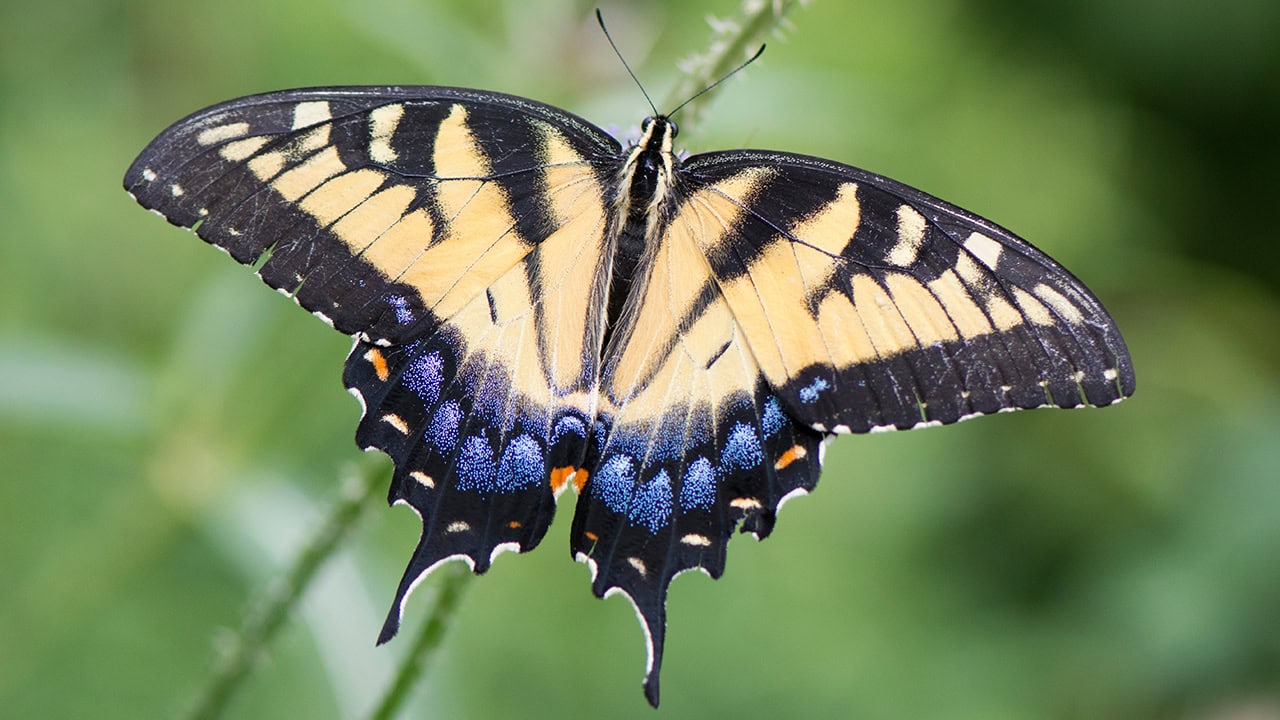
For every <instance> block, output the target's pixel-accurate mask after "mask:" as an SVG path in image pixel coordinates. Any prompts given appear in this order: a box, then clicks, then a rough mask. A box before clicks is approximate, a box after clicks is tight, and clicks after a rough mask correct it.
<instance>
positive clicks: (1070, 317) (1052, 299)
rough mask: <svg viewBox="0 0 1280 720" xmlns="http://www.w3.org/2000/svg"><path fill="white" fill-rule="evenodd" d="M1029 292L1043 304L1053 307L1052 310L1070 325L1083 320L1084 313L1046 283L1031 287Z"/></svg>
mask: <svg viewBox="0 0 1280 720" xmlns="http://www.w3.org/2000/svg"><path fill="white" fill-rule="evenodd" d="M1031 292H1033V293H1035V295H1036V297H1038V298H1040V299H1041V300H1043V301H1044V302H1045V304H1047V305H1048V306H1049V307H1051V308H1053V311H1054V312H1056V313H1058V315H1059V316H1060V317H1062V319H1064V320H1066V321H1067V322H1069V323H1071V324H1072V325H1078V324H1080V323H1081V322H1083V321H1084V313H1082V312H1081V311H1080V308H1078V307H1076V306H1075V305H1074V304H1073V303H1072V302H1071V301H1070V300H1068V299H1067V298H1066V297H1065V296H1063V294H1062V293H1060V292H1058V291H1057V290H1054V289H1053V288H1051V287H1049V286H1048V285H1045V284H1044V283H1041V284H1039V285H1036V286H1035V287H1034V288H1032V289H1031Z"/></svg>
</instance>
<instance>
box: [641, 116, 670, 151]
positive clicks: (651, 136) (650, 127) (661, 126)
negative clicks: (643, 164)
mask: <svg viewBox="0 0 1280 720" xmlns="http://www.w3.org/2000/svg"><path fill="white" fill-rule="evenodd" d="M679 132H680V128H679V126H677V125H676V121H675V120H672V119H671V118H670V117H668V116H666V115H651V116H649V117H647V118H645V119H644V122H642V123H640V141H639V142H637V143H636V147H638V148H640V149H642V150H644V151H648V152H657V153H659V154H661V155H670V154H671V152H672V146H673V143H674V142H675V138H676V135H677V134H678V133H679Z"/></svg>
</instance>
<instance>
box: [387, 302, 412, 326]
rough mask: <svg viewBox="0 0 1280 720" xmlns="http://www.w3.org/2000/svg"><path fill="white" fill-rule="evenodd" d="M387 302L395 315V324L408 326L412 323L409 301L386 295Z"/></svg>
mask: <svg viewBox="0 0 1280 720" xmlns="http://www.w3.org/2000/svg"><path fill="white" fill-rule="evenodd" d="M387 302H388V303H390V305H391V307H392V309H394V310H395V313H396V322H398V323H400V324H401V325H408V324H410V323H412V322H413V310H410V309H409V301H408V300H407V299H406V298H405V297H404V296H403V295H388V296H387Z"/></svg>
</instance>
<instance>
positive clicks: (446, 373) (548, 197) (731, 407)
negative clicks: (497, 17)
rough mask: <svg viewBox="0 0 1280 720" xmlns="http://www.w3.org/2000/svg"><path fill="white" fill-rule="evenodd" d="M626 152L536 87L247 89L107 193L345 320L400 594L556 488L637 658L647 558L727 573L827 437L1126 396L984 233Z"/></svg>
mask: <svg viewBox="0 0 1280 720" xmlns="http://www.w3.org/2000/svg"><path fill="white" fill-rule="evenodd" d="M676 133H677V127H676V124H675V123H674V122H673V121H672V120H671V118H669V117H666V116H663V115H660V114H655V115H654V116H652V117H649V118H648V119H646V120H645V121H644V123H643V125H642V126H641V132H640V136H639V139H638V140H637V141H635V142H633V143H628V144H627V145H626V146H623V145H622V144H620V143H619V142H618V141H617V140H615V139H614V138H613V137H611V136H610V135H609V134H608V133H606V132H605V131H603V130H601V129H600V128H598V127H596V126H594V125H592V124H591V123H589V122H587V121H585V120H583V119H581V118H579V117H577V116H575V115H573V114H570V113H569V112H566V111H564V110H561V109H558V108H555V107H551V106H549V105H545V104H542V103H539V102H536V101H533V100H528V99H524V98H520V97H514V96H510V95H504V94H499V93H494V92H485V91H481V90H469V89H461V88H450V87H331V88H313V89H302V90H288V91H283V92H272V93H267V94H262V95H254V96H250V97H243V98H239V99H236V100H231V101H229V102H224V103H222V104H219V105H214V106H212V107H209V108H207V109H204V110H200V111H198V112H196V113H194V114H192V115H190V116H188V117H186V118H184V119H182V120H179V121H178V122H177V123H175V124H174V125H172V126H171V127H169V128H168V129H167V130H165V131H164V132H162V133H161V134H160V135H159V136H158V137H156V138H155V140H153V141H152V142H151V143H150V144H149V145H148V146H147V147H146V149H145V150H143V151H142V153H141V154H140V155H139V156H138V158H137V160H136V161H135V162H134V163H133V165H132V167H130V168H129V170H128V173H127V174H126V175H125V178H124V185H125V188H126V189H127V190H128V191H129V193H130V194H131V195H132V196H133V197H134V198H135V199H136V200H137V201H138V202H139V203H141V204H142V205H143V206H144V207H146V208H149V209H151V210H154V211H156V212H157V213H159V214H160V215H162V216H163V217H165V218H166V219H168V220H169V222H171V223H173V224H175V225H178V226H181V227H185V228H190V229H193V230H195V232H196V233H197V234H198V235H199V236H200V237H201V238H202V239H204V240H205V241H207V242H209V243H211V244H213V245H215V246H217V247H218V248H221V249H222V250H224V251H226V252H227V253H228V254H230V255H231V256H232V257H233V258H235V259H236V260H237V261H238V262H240V263H244V264H252V265H255V266H256V267H257V272H258V275H259V276H260V277H261V278H262V280H263V281H265V282H266V283H267V284H268V285H270V286H271V287H273V288H275V289H277V290H279V291H281V292H283V293H285V294H287V295H289V296H290V297H292V298H293V299H294V300H296V301H297V303H298V304H300V305H301V306H302V307H303V308H305V309H307V310H309V311H311V312H312V313H313V314H314V315H316V316H318V317H320V318H321V319H323V320H324V321H325V322H327V323H329V324H330V325H332V326H333V327H334V328H336V329H337V330H339V331H341V332H343V333H345V334H348V335H351V336H352V337H353V338H354V347H353V348H352V350H351V353H350V355H349V356H348V358H347V361H346V367H345V371H344V374H343V381H344V383H345V385H346V386H347V388H348V389H349V390H350V391H351V393H352V394H353V395H355V396H356V398H357V399H359V401H360V402H361V405H362V409H363V413H362V417H361V420H360V423H359V426H358V429H357V432H356V440H357V442H358V443H359V444H360V445H361V446H362V447H364V448H366V449H368V448H377V449H379V450H381V451H383V452H385V453H386V454H387V455H389V456H390V457H391V459H392V460H393V461H394V464H395V472H394V475H393V477H392V479H391V487H390V492H389V500H390V502H392V503H393V504H405V505H408V506H409V507H411V508H413V509H414V510H415V511H416V512H417V513H418V514H419V515H420V516H421V520H422V528H423V529H422V536H421V539H420V541H419V543H418V546H417V548H416V549H415V550H414V552H413V555H412V558H411V559H410V561H409V564H408V567H407V569H406V570H405V573H404V576H403V579H402V580H401V582H400V584H399V587H398V588H397V590H396V593H395V599H394V602H393V605H392V608H391V611H390V613H389V614H388V617H387V620H386V623H385V625H384V627H383V629H382V633H381V636H380V637H379V643H381V642H385V641H386V640H388V639H390V638H391V636H393V635H394V634H395V633H396V631H397V629H398V627H399V625H400V621H401V618H402V615H403V610H404V605H405V601H406V598H407V597H408V595H409V593H410V591H411V590H412V589H413V587H414V586H415V585H416V584H417V583H418V582H419V581H421V580H422V579H423V578H424V577H425V576H426V575H427V574H428V573H430V572H431V571H432V570H433V569H434V568H436V567H438V566H439V565H440V564H441V563H444V562H446V561H449V560H453V559H461V560H462V561H464V562H466V563H467V564H469V565H470V566H471V568H472V569H473V570H474V571H475V572H476V573H483V572H485V571H486V570H487V569H488V568H489V566H490V564H491V563H492V562H493V560H494V558H495V557H496V556H497V555H498V554H500V553H502V552H504V551H508V550H514V551H518V552H525V551H528V550H531V549H533V548H534V547H535V546H536V545H537V544H538V543H539V541H540V540H541V539H542V537H543V535H544V534H545V533H546V531H547V527H548V525H549V523H550V522H551V519H552V516H553V514H554V512H555V507H556V498H557V497H558V496H559V495H560V493H561V492H563V491H564V490H565V489H566V488H568V487H569V486H572V487H573V488H574V490H575V492H576V509H575V511H574V517H573V525H572V529H571V551H572V554H573V556H574V557H575V558H576V559H577V560H579V561H582V562H584V563H586V564H587V565H588V566H589V567H590V571H591V578H592V590H593V591H594V593H595V594H596V595H597V596H608V595H611V594H615V593H616V594H621V595H623V596H625V597H627V598H628V599H629V600H630V601H631V603H632V604H633V605H634V607H635V609H636V612H637V615H638V616H639V619H640V622H641V625H642V627H643V629H644V632H645V637H646V644H647V649H648V657H647V662H646V670H645V680H644V690H645V695H646V697H647V698H648V700H649V701H650V703H652V704H653V705H655V706H656V705H657V704H658V676H659V669H660V666H661V662H662V652H663V646H664V637H665V625H666V616H665V613H666V610H665V603H666V595H667V589H668V586H669V585H670V583H671V581H672V579H673V578H675V577H676V576H677V575H679V574H680V573H682V572H685V571H689V570H701V571H703V572H705V573H706V574H708V575H710V576H711V577H713V578H716V577H719V576H720V575H721V573H723V571H724V568H725V549H726V546H727V544H728V541H729V539H730V537H731V535H732V534H733V533H734V532H735V530H741V531H742V532H749V533H752V534H754V535H755V536H756V537H757V538H764V537H766V536H767V535H769V533H770V532H771V531H772V529H773V527H774V522H775V518H776V515H777V512H778V510H779V508H780V507H781V506H782V504H783V503H784V502H786V501H787V500H788V499H789V498H792V497H795V496H797V495H802V494H805V493H807V492H809V491H811V490H813V488H814V486H815V484H816V483H817V480H818V474H819V469H820V466H821V464H822V458H823V450H824V448H825V444H826V442H827V441H828V440H830V439H831V438H832V437H833V436H835V435H838V434H843V433H867V432H876V431H881V430H894V429H899V430H905V429H909V428H917V427H925V426H932V425H943V424H948V423H954V422H957V421H960V420H964V419H966V418H971V417H974V416H978V415H985V414H988V413H995V412H1001V411H1007V410H1014V409H1019V408H1035V407H1046V406H1057V407H1079V406H1084V405H1096V406H1101V405H1110V404H1112V403H1115V402H1117V401H1119V400H1121V399H1123V398H1124V397H1126V396H1128V395H1130V394H1131V393H1132V392H1133V390H1134V372H1133V366H1132V363H1131V361H1130V359H1129V355H1128V352H1127V350H1126V347H1125V343H1124V340H1123V339H1122V338H1121V335H1120V332H1119V330H1118V329H1117V327H1116V325H1115V323H1114V322H1113V321H1112V319H1111V317H1110V316H1109V315H1108V314H1107V312H1106V310H1105V309H1104V308H1103V306H1102V305H1101V303H1100V302H1099V301H1098V300H1097V298H1095V297H1094V295H1093V294H1092V293H1091V292H1090V291H1089V290H1088V289H1087V288H1086V287H1085V286H1084V285H1083V284H1081V283H1080V281H1079V280H1077V279H1076V278H1075V277H1073V276H1072V275H1071V274H1070V273H1069V272H1068V271H1067V270H1066V269H1064V268H1063V267H1062V266H1061V265H1059V264H1058V263H1056V262H1055V261H1054V260H1052V259H1050V258H1049V257H1048V256H1046V255H1045V254H1044V253H1042V252H1040V251H1039V250H1037V249H1035V248H1034V247H1032V246H1031V245H1030V244H1028V243H1027V242H1026V241H1024V240H1022V239H1020V238H1018V237H1017V236H1015V235H1013V234H1012V233H1010V232H1009V231H1007V230H1005V229H1003V228H1001V227H999V226H997V225H995V224H993V223H991V222H989V221H987V220H984V219H982V218H980V217H977V216H975V215H973V214H970V213H968V212H966V211H964V210H962V209H960V208H957V207H955V206H953V205H950V204H948V203H946V202H943V201H942V200H939V199H937V198H934V197H931V196H929V195H927V194H925V193H923V192H921V191H919V190H916V189H914V188H911V187H908V186H906V185H903V184H901V183H898V182H895V181H893V180H890V179H888V178H885V177H882V176H880V175H876V174H873V173H870V172H867V171H865V170H860V169H858V168H855V167H851V166H848V165H843V164H840V163H837V162H832V161H829V160H823V159H819V158H814V157H806V156H802V155H795V154H789V153H784V152H772V151H761V150H729V151H724V152H710V153H706V154H700V155H693V156H691V157H687V158H686V157H682V156H681V155H679V154H677V152H676V150H675V146H674V141H675V138H676Z"/></svg>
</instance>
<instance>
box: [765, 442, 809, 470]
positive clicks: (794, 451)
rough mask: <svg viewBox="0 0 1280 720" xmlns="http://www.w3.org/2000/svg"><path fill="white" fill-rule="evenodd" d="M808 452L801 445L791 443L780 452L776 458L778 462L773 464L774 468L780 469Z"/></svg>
mask: <svg viewBox="0 0 1280 720" xmlns="http://www.w3.org/2000/svg"><path fill="white" fill-rule="evenodd" d="M807 454H808V452H807V451H805V449H804V446H803V445H792V446H791V448H790V449H788V450H787V451H786V452H784V453H782V455H781V456H780V457H779V458H778V462H776V463H774V464H773V468H774V469H775V470H781V469H783V468H785V467H786V466H788V465H790V464H791V463H793V462H795V461H797V460H799V459H800V458H803V457H804V456H805V455H807Z"/></svg>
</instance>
